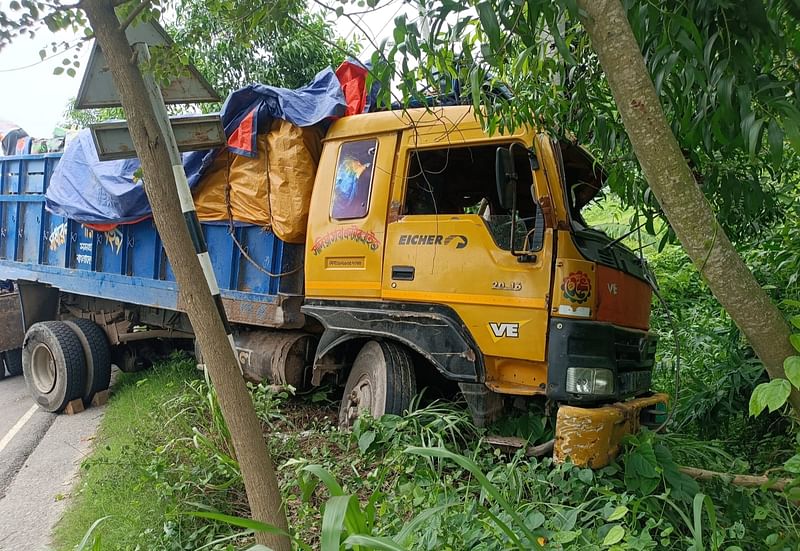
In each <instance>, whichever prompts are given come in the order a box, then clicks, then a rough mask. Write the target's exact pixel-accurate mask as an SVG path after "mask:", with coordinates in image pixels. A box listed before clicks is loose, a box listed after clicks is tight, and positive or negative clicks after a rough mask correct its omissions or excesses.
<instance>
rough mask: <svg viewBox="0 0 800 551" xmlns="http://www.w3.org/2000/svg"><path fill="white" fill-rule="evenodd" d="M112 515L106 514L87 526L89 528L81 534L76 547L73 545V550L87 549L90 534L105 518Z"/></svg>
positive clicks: (81, 550)
mask: <svg viewBox="0 0 800 551" xmlns="http://www.w3.org/2000/svg"><path fill="white" fill-rule="evenodd" d="M112 516H113V515H107V516H104V517H100V518H99V519H97V520H96V521H94V522H93V523H92V525H91V526H90V527H89V530H87V531H86V533H85V534H84V535H83V539H82V540H81V542H80V543H79V544H78V545H77V547H75V551H83V550H84V549H87V547H86V546H87V545H89V540H90V538H92V534H94V531H95V530H96V529H97V527H98V526H100V525H101V524H103V523H104V522H105V521H106V520H108V519H110V518H111V517H112Z"/></svg>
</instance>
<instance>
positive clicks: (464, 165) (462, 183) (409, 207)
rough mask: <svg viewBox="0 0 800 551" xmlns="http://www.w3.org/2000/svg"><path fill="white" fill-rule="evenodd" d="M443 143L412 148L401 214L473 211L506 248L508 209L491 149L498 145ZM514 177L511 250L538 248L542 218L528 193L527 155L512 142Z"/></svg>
mask: <svg viewBox="0 0 800 551" xmlns="http://www.w3.org/2000/svg"><path fill="white" fill-rule="evenodd" d="M508 145H509V144H507V143H506V144H491V145H483V146H474V147H447V148H439V149H420V150H416V151H413V152H412V153H411V157H410V159H409V165H408V167H409V168H408V175H407V176H406V197H405V204H404V208H403V214H414V215H435V214H440V215H441V214H477V215H479V216H480V217H481V218H483V220H484V223H485V224H486V227H487V229H488V230H489V233H490V234H491V235H492V237H493V238H494V241H495V243H496V244H497V246H498V247H500V248H501V249H505V250H510V248H511V235H510V232H511V213H510V212H509V211H508V210H506V209H503V208H502V207H500V203H499V199H498V197H497V185H496V181H495V168H494V167H495V155H496V151H497V148H498V147H500V146H504V147H508ZM514 159H515V162H516V167H517V174H518V175H519V181H518V183H517V224H516V231H515V235H514V248H515V249H516V250H526V249H527V250H539V249H541V244H542V239H543V235H544V234H543V232H544V221H543V219H542V215H541V211H540V209H539V208H538V205H537V204H536V201H535V199H534V197H533V175H532V172H531V166H530V160H529V159H528V156H527V154H526V152H525V151H524V150H523V149H522V148H514Z"/></svg>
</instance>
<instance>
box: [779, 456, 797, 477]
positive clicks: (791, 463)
mask: <svg viewBox="0 0 800 551" xmlns="http://www.w3.org/2000/svg"><path fill="white" fill-rule="evenodd" d="M783 468H784V469H785V470H787V471H789V472H790V473H793V474H800V453H797V454H795V455H793V456H792V457H790V458H789V460H788V461H786V463H784V464H783Z"/></svg>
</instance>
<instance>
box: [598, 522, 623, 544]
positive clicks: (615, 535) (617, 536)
mask: <svg viewBox="0 0 800 551" xmlns="http://www.w3.org/2000/svg"><path fill="white" fill-rule="evenodd" d="M624 537H625V528H623V527H622V526H620V525H619V524H615V525H614V526H612V527H611V530H609V531H608V533H607V534H606V537H605V538H603V545H606V546H611V545H614V544H615V543H619V542H621V541H622V538H624Z"/></svg>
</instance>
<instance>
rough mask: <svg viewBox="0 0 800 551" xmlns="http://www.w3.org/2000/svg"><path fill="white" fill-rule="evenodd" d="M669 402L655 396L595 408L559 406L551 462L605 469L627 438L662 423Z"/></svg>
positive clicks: (666, 399) (661, 395)
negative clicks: (627, 435)
mask: <svg viewBox="0 0 800 551" xmlns="http://www.w3.org/2000/svg"><path fill="white" fill-rule="evenodd" d="M668 400H669V397H668V396H667V395H666V394H654V395H653V396H647V397H644V398H635V399H633V400H628V401H627V402H618V403H615V404H610V405H607V406H599V407H594V408H592V407H588V408H584V407H576V406H567V405H562V406H561V407H559V408H558V415H557V417H556V441H555V447H554V449H553V458H554V459H555V461H556V462H557V463H563V462H564V461H566V460H567V459H569V460H570V461H572V463H574V464H575V465H579V466H581V467H591V468H592V469H599V468H601V467H605V466H606V465H608V464H609V463H610V462H611V460H612V459H614V457H616V456H617V454H618V453H619V451H620V444H621V442H622V438H623V437H624V436H625V435H626V434H632V433H636V432H638V431H639V429H640V428H641V426H642V425H643V424H644V425H647V424H651V423H660V422H662V421H663V417H664V416H665V413H666V406H667V402H668Z"/></svg>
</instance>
